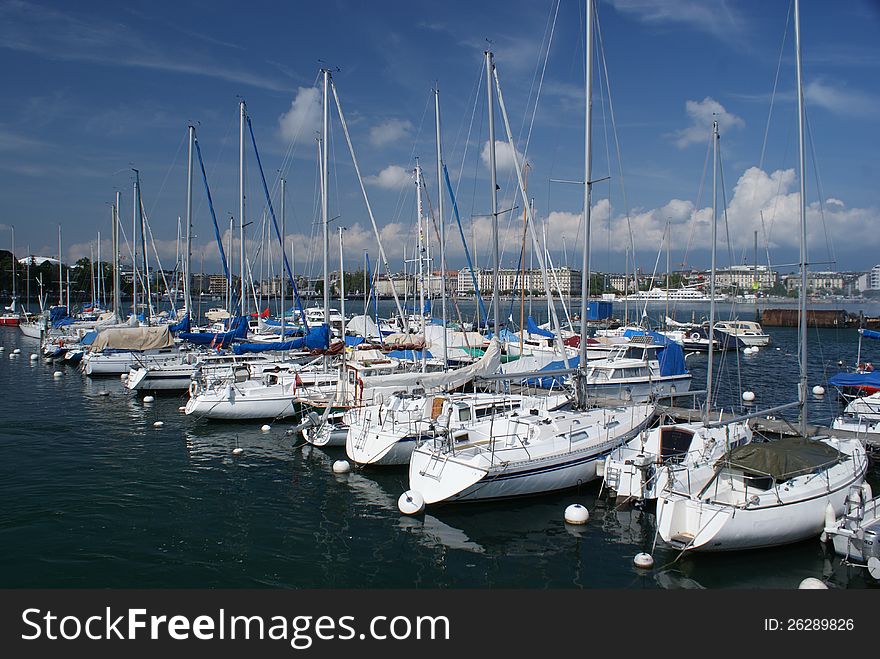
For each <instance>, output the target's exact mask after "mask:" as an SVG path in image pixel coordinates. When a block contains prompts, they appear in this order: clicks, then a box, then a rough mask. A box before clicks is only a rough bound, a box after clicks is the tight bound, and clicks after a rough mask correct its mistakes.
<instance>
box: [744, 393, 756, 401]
mask: <svg viewBox="0 0 880 659" xmlns="http://www.w3.org/2000/svg"><path fill="white" fill-rule="evenodd" d="M742 399H743V400H744V401H745V402H747V403H751V402H752V401H753V400H755V392H754V391H744V392H743V395H742Z"/></svg>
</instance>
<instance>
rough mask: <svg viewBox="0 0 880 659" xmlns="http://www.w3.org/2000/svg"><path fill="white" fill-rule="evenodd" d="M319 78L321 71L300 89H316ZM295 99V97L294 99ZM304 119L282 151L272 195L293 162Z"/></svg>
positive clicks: (304, 125)
mask: <svg viewBox="0 0 880 659" xmlns="http://www.w3.org/2000/svg"><path fill="white" fill-rule="evenodd" d="M320 79H321V72H320V71H318V73H317V74H316V75H315V79H314V80H313V81H312V85H311V87H304V88H302V89H317V87H318V80H320ZM294 100H295V99H294ZM306 123H307V122H305V121H301V122H300V124H299V126H297V128H296V133H294V135H293V140H291V142H290V144H288V146H287V151H285V153H284V157H283V158H282V159H281V166H280V167H279V168H278V174H277V176H276V178H275V180H274V181H273V182H272V194H273V195H274V194H275V192H276V191H277V189H278V186H279V185H280V181H281V179H282V178H287V177H288V173H289V171H290V169H289V168H290V167H291V166H292V165H291V164H290V163H292V162H293V158H294V155H295V154H296V147H297V146H298V145H299V141H300V135H301V132H302V129H303V128H305V127H306ZM291 210H292V209H291Z"/></svg>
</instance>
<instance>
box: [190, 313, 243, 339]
mask: <svg viewBox="0 0 880 659" xmlns="http://www.w3.org/2000/svg"><path fill="white" fill-rule="evenodd" d="M232 328H233V329H231V330H229V331H227V332H181V333H180V334H179V336H180V338H181V339H183V340H184V341H188V342H190V343H192V344H194V345H213V346H217V347H224V346H227V345H229V344H230V343H231V342H232V341H233V340H234V339H244V338H246V337H247V332H248V322H247V317H245V316H238V317H237V318H236V319H235V320H234V321H233V324H232Z"/></svg>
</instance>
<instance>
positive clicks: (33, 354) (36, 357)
mask: <svg viewBox="0 0 880 659" xmlns="http://www.w3.org/2000/svg"><path fill="white" fill-rule="evenodd" d="M39 358H40V356H39V355H38V354H37V353H35V352H32V353H31V361H32V362H35V361H37V360H38V359H39Z"/></svg>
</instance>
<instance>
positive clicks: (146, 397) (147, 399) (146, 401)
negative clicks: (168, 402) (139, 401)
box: [144, 396, 156, 403]
mask: <svg viewBox="0 0 880 659" xmlns="http://www.w3.org/2000/svg"><path fill="white" fill-rule="evenodd" d="M154 400H156V399H155V398H153V397H152V396H144V402H145V403H152V402H153V401H154Z"/></svg>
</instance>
